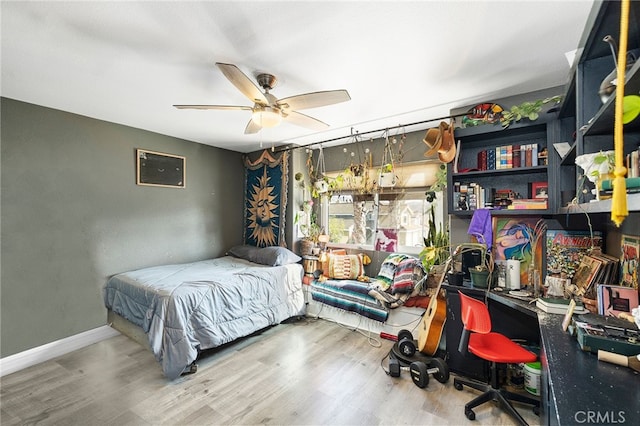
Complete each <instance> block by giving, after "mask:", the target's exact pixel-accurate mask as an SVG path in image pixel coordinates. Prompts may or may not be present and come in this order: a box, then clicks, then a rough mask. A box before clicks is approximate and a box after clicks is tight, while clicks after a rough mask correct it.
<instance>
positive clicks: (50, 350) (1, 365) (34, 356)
mask: <svg viewBox="0 0 640 426" xmlns="http://www.w3.org/2000/svg"><path fill="white" fill-rule="evenodd" d="M119 334H120V333H119V332H118V330H115V329H113V328H111V327H109V326H108V325H103V326H102V327H98V328H94V329H93V330H88V331H85V332H82V333H79V334H76V335H73V336H69V337H66V338H64V339H60V340H56V341H55V342H51V343H47V344H46V345H42V346H38V347H36V348H32V349H29V350H26V351H24V352H20V353H17V354H14V355H10V356H7V357H4V358H0V377H2V376H5V375H7V374H11V373H15V372H16V371H19V370H22V369H23V368H27V367H31V366H32V365H36V364H40V363H41V362H45V361H48V360H50V359H53V358H57V357H59V356H62V355H64V354H67V353H69V352H73V351H75V350H78V349H81V348H84V347H85V346H89V345H92V344H94V343H97V342H99V341H101V340H105V339H108V338H110V337H114V336H117V335H119Z"/></svg>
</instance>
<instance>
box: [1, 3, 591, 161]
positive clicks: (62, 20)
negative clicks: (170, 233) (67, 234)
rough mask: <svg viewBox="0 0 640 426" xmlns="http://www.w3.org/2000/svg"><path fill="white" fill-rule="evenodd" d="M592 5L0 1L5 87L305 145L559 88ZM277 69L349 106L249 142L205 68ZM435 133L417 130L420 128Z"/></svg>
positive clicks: (319, 111)
mask: <svg viewBox="0 0 640 426" xmlns="http://www.w3.org/2000/svg"><path fill="white" fill-rule="evenodd" d="M591 4H592V1H548V2H542V1H529V2H523V1H484V0H482V1H471V0H469V1H413V2H406V1H384V2H380V1H377V2H374V1H366V2H360V1H350V2H348V1H339V2H329V1H280V2H271V1H192V2H179V1H171V2H159V1H151V2H149V1H143V2H116V1H111V2H88V1H85V2H70V1H62V2H60V1H45V2H23V1H18V2H9V1H5V0H3V1H2V3H1V8H2V9H1V15H2V26H1V29H2V63H1V66H2V81H1V90H2V96H4V97H8V98H12V99H17V100H21V101H25V102H30V103H34V104H38V105H43V106H47V107H51V108H56V109H60V110H64V111H69V112H73V113H77V114H81V115H85V116H89V117H94V118H98V119H101V120H107V121H111V122H115V123H120V124H124V125H128V126H133V127H137V128H141V129H146V130H150V131H154V132H158V133H161V134H166V135H170V136H175V137H179V138H183V139H187V140H191V141H195V142H199V143H203V144H207V145H212V146H217V147H221V148H226V149H230V150H234V151H239V152H250V151H254V150H257V149H260V148H261V147H267V146H272V145H281V144H287V143H296V144H303V145H306V144H309V143H312V142H319V141H323V140H327V139H331V138H335V137H341V136H346V135H349V134H350V133H351V131H352V129H353V131H357V132H361V133H363V132H367V131H370V130H374V129H383V128H385V127H393V126H397V125H400V124H407V123H413V122H418V121H423V120H430V119H433V118H437V117H441V116H444V115H447V114H448V113H449V110H450V109H452V108H459V107H466V106H472V105H474V104H476V103H480V102H486V101H491V100H495V99H498V98H502V97H505V96H511V95H515V94H519V93H524V92H528V91H533V90H538V89H544V88H549V87H553V86H558V85H563V84H564V83H565V82H566V81H567V79H568V75H569V68H570V67H569V63H568V62H567V59H566V58H565V53H566V52H568V51H571V50H573V49H575V48H576V47H577V45H578V41H579V39H580V36H581V34H582V30H583V28H584V25H585V22H586V19H587V15H588V13H589V10H590V9H591ZM216 62H226V63H233V64H236V65H237V66H238V67H239V68H240V69H241V70H242V71H243V72H244V73H245V74H247V75H248V76H250V77H251V78H253V77H254V76H255V75H256V74H257V73H259V72H269V73H272V74H275V75H276V77H277V78H278V85H277V86H276V87H275V88H274V89H273V90H272V91H271V93H272V94H274V95H275V96H276V97H277V98H283V97H287V96H292V95H297V94H300V93H306V92H313V91H319V90H333V89H347V90H348V91H349V93H350V95H351V98H352V99H351V101H349V102H345V103H341V104H337V105H331V106H326V107H321V108H316V109H311V110H305V111H304V113H305V114H308V115H311V116H313V117H315V118H318V119H320V120H322V121H325V122H326V123H329V124H330V125H331V128H330V129H329V130H328V131H324V132H313V131H310V130H307V129H305V128H302V127H297V126H294V125H291V124H289V123H283V124H282V125H280V126H278V127H276V128H272V129H263V130H262V131H260V132H259V133H257V134H255V135H245V134H244V128H245V126H246V124H247V122H248V120H249V118H250V112H249V111H199V110H178V109H175V108H174V107H173V106H172V105H173V104H228V105H247V106H251V102H250V101H249V100H248V99H246V98H245V97H244V96H243V95H242V94H240V92H239V91H238V90H237V89H236V88H235V87H234V86H233V85H232V84H231V83H230V82H229V81H228V80H227V79H226V78H225V77H224V76H223V74H222V73H221V72H220V70H219V69H218V68H217V67H215V65H214V64H215V63H216ZM426 127H431V125H422V126H418V127H415V128H414V129H408V130H418V129H419V128H426Z"/></svg>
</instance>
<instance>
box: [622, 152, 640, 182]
mask: <svg viewBox="0 0 640 426" xmlns="http://www.w3.org/2000/svg"><path fill="white" fill-rule="evenodd" d="M639 157H640V148H638V149H635V150H633V151H631V152H630V153H629V154H627V155H626V156H625V166H626V167H627V177H630V178H634V177H639V176H640V158H639Z"/></svg>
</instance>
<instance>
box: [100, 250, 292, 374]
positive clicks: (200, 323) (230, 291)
mask: <svg viewBox="0 0 640 426" xmlns="http://www.w3.org/2000/svg"><path fill="white" fill-rule="evenodd" d="M301 278H302V267H301V265H299V264H292V265H286V266H275V267H270V266H263V265H258V264H255V263H251V262H248V261H245V260H242V259H238V258H234V257H231V256H226V257H222V258H218V259H211V260H204V261H200V262H194V263H188V264H180V265H163V266H157V267H151V268H145V269H140V270H137V271H131V272H126V273H122V274H118V275H114V276H113V277H111V278H110V279H109V281H108V282H107V284H106V286H105V289H104V300H105V305H106V307H107V308H108V309H111V310H113V311H114V312H115V313H117V314H119V315H121V316H122V317H124V318H126V319H127V320H129V321H131V322H133V323H134V324H136V325H138V326H140V327H142V329H143V330H144V332H145V333H147V336H148V338H149V344H150V345H151V349H152V351H153V353H154V355H155V357H156V359H157V360H158V361H159V362H160V363H161V364H162V369H163V371H164V374H165V376H167V377H168V378H169V379H174V378H176V377H178V376H179V375H180V374H181V373H182V372H183V371H184V370H185V368H187V367H188V366H189V365H190V364H191V363H192V362H193V361H194V360H195V359H196V357H197V355H198V351H200V350H204V349H209V348H213V347H216V346H220V345H222V344H224V343H228V342H230V341H232V340H235V339H237V338H239V337H243V336H247V335H249V334H251V333H253V332H255V331H257V330H260V329H262V328H265V327H268V326H270V325H275V324H278V323H280V322H281V321H283V320H285V319H287V318H289V317H292V316H295V315H298V314H300V313H302V312H303V310H304V296H303V294H302V286H301Z"/></svg>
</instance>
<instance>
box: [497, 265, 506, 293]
mask: <svg viewBox="0 0 640 426" xmlns="http://www.w3.org/2000/svg"><path fill="white" fill-rule="evenodd" d="M506 286H507V267H506V265H505V264H504V263H501V264H499V265H498V287H502V288H505V287H506Z"/></svg>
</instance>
